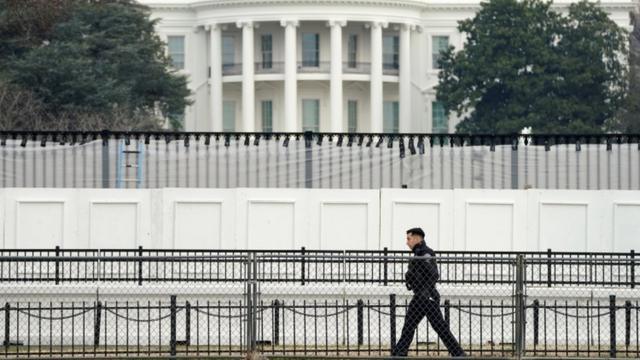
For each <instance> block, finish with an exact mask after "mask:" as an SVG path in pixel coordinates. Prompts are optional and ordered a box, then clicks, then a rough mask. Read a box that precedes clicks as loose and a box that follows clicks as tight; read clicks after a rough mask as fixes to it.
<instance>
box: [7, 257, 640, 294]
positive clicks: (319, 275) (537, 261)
mask: <svg viewBox="0 0 640 360" xmlns="http://www.w3.org/2000/svg"><path fill="white" fill-rule="evenodd" d="M437 254H438V257H439V261H438V268H439V272H440V275H441V278H440V283H443V284H494V285H495V284H511V283H512V281H513V276H514V273H513V271H514V268H513V266H512V265H513V262H514V261H515V259H516V257H517V256H518V255H522V256H524V257H525V258H526V261H527V267H526V269H525V271H526V277H525V279H524V282H525V284H526V285H531V286H549V287H550V286H562V285H568V286H580V285H585V286H616V287H628V288H631V289H634V288H636V287H637V286H639V287H640V283H639V281H640V268H639V267H638V266H639V265H638V257H637V256H636V253H635V250H631V251H629V252H626V253H625V252H594V253H583V252H558V251H552V249H548V250H547V251H527V252H510V251H438V252H437ZM251 256H255V257H258V258H259V259H260V261H259V262H258V264H257V266H258V268H257V272H258V278H257V280H258V281H262V282H278V283H297V284H300V285H305V284H314V283H343V282H348V283H363V284H381V285H397V284H402V283H404V272H405V270H406V262H407V260H408V259H409V258H410V257H411V255H410V254H408V253H407V252H406V251H394V250H388V249H387V248H383V249H382V250H344V251H343V250H309V249H306V248H304V247H302V248H300V249H298V250H173V249H171V250H161V249H144V248H142V247H139V248H138V249H61V248H60V247H56V248H55V249H24V250H23V249H21V250H15V249H0V281H2V282H15V283H31V282H34V283H38V282H40V283H54V284H63V283H84V282H98V281H102V282H131V283H137V284H139V285H142V284H146V283H154V282H184V281H187V282H243V281H246V280H247V276H248V270H247V268H246V267H247V261H248V259H249V258H250V257H251Z"/></svg>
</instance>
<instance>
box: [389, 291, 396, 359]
mask: <svg viewBox="0 0 640 360" xmlns="http://www.w3.org/2000/svg"><path fill="white" fill-rule="evenodd" d="M389 335H391V339H390V340H391V341H390V345H391V349H389V350H390V351H393V348H394V347H395V346H396V294H390V295H389Z"/></svg>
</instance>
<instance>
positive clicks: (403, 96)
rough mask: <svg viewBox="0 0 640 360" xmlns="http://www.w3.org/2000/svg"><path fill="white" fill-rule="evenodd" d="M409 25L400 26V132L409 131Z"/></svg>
mask: <svg viewBox="0 0 640 360" xmlns="http://www.w3.org/2000/svg"><path fill="white" fill-rule="evenodd" d="M411 27H412V26H411V25H409V24H402V25H401V26H400V79H399V80H400V84H399V89H398V90H399V91H398V93H399V94H398V95H399V96H398V98H399V99H400V132H403V133H406V132H411V131H412V129H411V52H410V46H411Z"/></svg>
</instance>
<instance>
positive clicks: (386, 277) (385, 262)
mask: <svg viewBox="0 0 640 360" xmlns="http://www.w3.org/2000/svg"><path fill="white" fill-rule="evenodd" d="M383 254H384V260H383V262H382V264H383V268H384V273H383V274H382V276H383V284H384V285H385V286H387V284H388V281H389V258H388V256H389V249H388V248H387V247H386V246H385V247H384V251H383Z"/></svg>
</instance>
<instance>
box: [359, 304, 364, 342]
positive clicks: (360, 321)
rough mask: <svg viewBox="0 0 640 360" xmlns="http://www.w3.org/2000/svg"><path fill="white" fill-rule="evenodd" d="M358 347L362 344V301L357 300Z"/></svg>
mask: <svg viewBox="0 0 640 360" xmlns="http://www.w3.org/2000/svg"><path fill="white" fill-rule="evenodd" d="M357 307H358V346H362V344H363V343H364V336H363V334H364V301H362V299H360V300H358V305H357Z"/></svg>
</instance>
